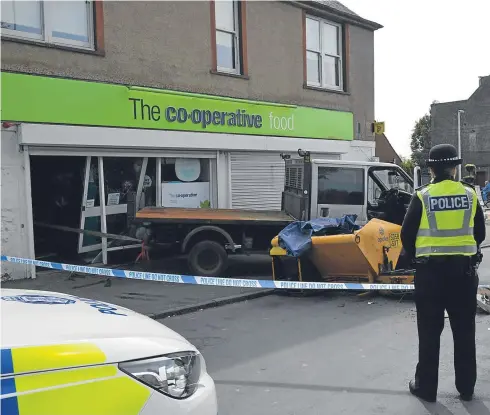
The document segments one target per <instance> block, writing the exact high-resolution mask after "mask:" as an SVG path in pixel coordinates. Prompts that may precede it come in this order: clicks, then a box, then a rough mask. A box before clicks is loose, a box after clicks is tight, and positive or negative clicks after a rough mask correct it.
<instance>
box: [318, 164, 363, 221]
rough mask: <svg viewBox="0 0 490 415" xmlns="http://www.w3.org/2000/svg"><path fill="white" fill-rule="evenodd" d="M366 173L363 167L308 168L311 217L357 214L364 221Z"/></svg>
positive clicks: (332, 166) (325, 166) (331, 165)
mask: <svg viewBox="0 0 490 415" xmlns="http://www.w3.org/2000/svg"><path fill="white" fill-rule="evenodd" d="M365 182H366V170H365V168H364V167H363V166H348V165H335V164H315V165H314V166H313V169H312V189H311V218H312V219H313V218H319V217H331V218H340V217H342V216H343V215H348V214H353V215H357V221H356V222H357V223H358V224H360V225H362V224H365V223H366V222H367V209H366V206H367V201H366V191H365Z"/></svg>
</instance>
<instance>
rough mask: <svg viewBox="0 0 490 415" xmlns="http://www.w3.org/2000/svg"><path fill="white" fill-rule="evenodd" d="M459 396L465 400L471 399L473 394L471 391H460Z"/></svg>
mask: <svg viewBox="0 0 490 415" xmlns="http://www.w3.org/2000/svg"><path fill="white" fill-rule="evenodd" d="M459 397H460V398H461V400H463V401H466V402H469V401H472V400H473V394H472V393H461V394H460V395H459Z"/></svg>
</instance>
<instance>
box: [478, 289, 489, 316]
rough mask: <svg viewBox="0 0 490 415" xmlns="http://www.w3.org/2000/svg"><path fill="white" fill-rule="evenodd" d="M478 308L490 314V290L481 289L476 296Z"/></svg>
mask: <svg viewBox="0 0 490 415" xmlns="http://www.w3.org/2000/svg"><path fill="white" fill-rule="evenodd" d="M476 301H477V304H478V307H479V308H480V309H481V310H483V311H485V312H486V313H488V314H490V288H479V289H478V292H477V294H476Z"/></svg>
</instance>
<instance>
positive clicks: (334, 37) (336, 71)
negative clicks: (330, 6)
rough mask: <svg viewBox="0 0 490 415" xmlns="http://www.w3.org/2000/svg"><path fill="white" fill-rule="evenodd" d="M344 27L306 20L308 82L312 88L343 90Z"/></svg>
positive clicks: (316, 20) (311, 19) (322, 21)
mask: <svg viewBox="0 0 490 415" xmlns="http://www.w3.org/2000/svg"><path fill="white" fill-rule="evenodd" d="M342 71H343V67H342V26H341V25H339V24H336V23H332V22H328V21H325V20H322V19H317V18H314V17H307V18H306V73H307V76H306V80H307V84H308V85H310V86H316V87H320V88H326V89H338V90H341V89H342V88H343V81H342V78H343V76H342Z"/></svg>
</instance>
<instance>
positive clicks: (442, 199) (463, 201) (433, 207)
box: [429, 195, 470, 212]
mask: <svg viewBox="0 0 490 415" xmlns="http://www.w3.org/2000/svg"><path fill="white" fill-rule="evenodd" d="M429 206H430V211H431V212H441V211H445V210H467V209H469V208H470V201H469V199H468V196H466V195H461V196H438V197H429Z"/></svg>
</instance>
